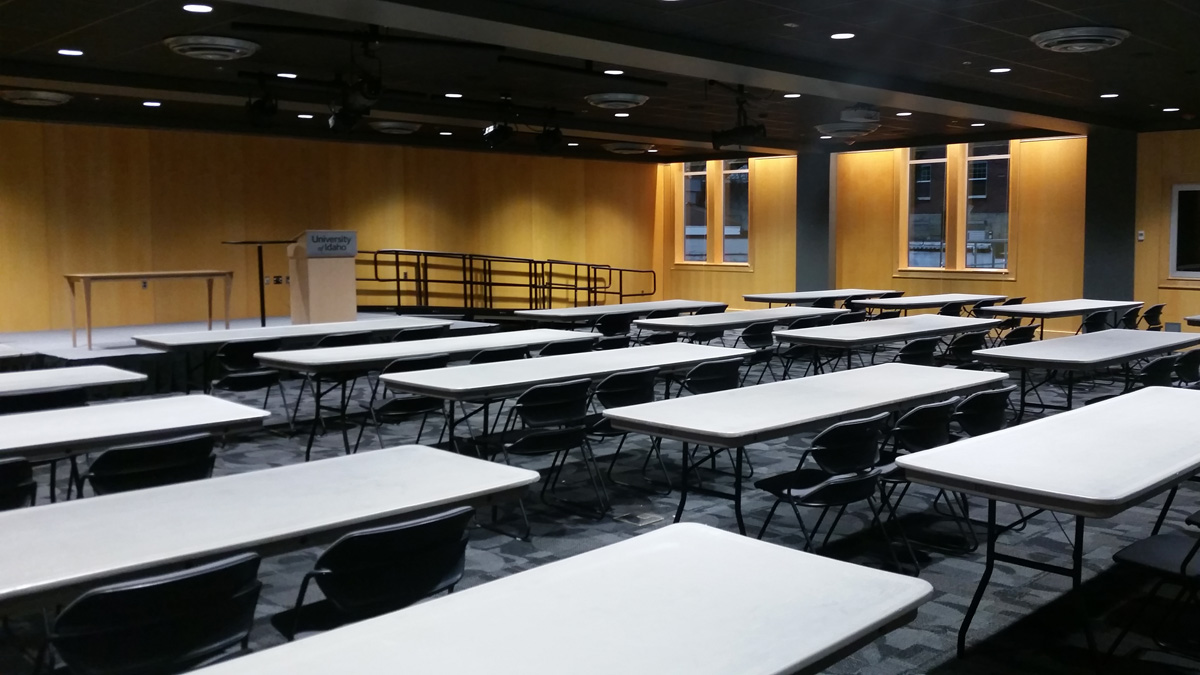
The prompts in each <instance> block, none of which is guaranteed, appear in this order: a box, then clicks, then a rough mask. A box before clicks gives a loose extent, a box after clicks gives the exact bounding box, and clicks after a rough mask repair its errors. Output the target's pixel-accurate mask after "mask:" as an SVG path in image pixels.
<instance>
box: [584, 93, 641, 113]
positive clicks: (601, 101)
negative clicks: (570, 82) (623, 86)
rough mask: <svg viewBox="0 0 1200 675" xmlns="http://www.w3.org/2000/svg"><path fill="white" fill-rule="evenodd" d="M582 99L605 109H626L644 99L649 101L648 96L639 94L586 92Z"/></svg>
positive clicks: (634, 106)
mask: <svg viewBox="0 0 1200 675" xmlns="http://www.w3.org/2000/svg"><path fill="white" fill-rule="evenodd" d="M583 100H585V101H587V102H588V103H590V104H592V105H594V106H596V107H597V108H604V109H605V110H628V109H629V108H636V107H638V106H639V105H642V104H643V103H645V102H646V101H649V100H650V97H649V96H643V95H641V94H618V93H609V94H588V95H587V96H584V97H583Z"/></svg>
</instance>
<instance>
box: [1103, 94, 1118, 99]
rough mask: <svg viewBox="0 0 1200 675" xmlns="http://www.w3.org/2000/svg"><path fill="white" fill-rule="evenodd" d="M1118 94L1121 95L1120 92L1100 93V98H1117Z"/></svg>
mask: <svg viewBox="0 0 1200 675" xmlns="http://www.w3.org/2000/svg"><path fill="white" fill-rule="evenodd" d="M1118 96H1120V94H1100V98H1116V97H1118Z"/></svg>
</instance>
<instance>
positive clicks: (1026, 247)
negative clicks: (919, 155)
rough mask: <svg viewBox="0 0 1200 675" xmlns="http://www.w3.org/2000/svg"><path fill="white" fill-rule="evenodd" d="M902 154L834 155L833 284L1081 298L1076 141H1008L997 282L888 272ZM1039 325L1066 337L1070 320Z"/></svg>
mask: <svg viewBox="0 0 1200 675" xmlns="http://www.w3.org/2000/svg"><path fill="white" fill-rule="evenodd" d="M904 158H905V151H904V150H903V149H895V150H880V151H875V152H851V153H842V154H839V155H837V156H836V162H835V164H836V166H835V170H834V177H833V179H834V185H833V190H834V195H835V196H834V205H833V208H834V215H833V217H834V222H835V226H836V254H835V259H836V263H835V264H836V269H835V277H836V285H837V286H838V287H841V288H890V289H895V290H898V291H905V292H906V293H907V294H909V295H924V294H930V293H990V294H997V295H1000V294H1003V295H1006V296H1009V297H1013V296H1021V295H1023V296H1026V297H1027V298H1028V299H1027V302H1039V301H1047V300H1064V299H1069V298H1077V297H1080V296H1081V295H1082V293H1083V231H1084V191H1085V186H1086V169H1087V167H1086V164H1087V140H1086V139H1083V138H1067V139H1048V140H1029V141H1018V142H1014V143H1013V144H1012V166H1011V175H1012V187H1011V191H1010V204H1009V213H1010V216H1009V218H1010V223H1011V226H1010V232H1011V235H1010V236H1011V239H1012V242H1011V244H1010V246H1011V254H1010V255H1011V263H1012V264H1011V265H1010V270H1009V272H1010V273H1009V274H1008V275H1004V277H1002V276H1001V275H995V274H991V275H989V273H980V272H920V273H917V272H899V271H897V264H896V263H897V260H898V259H899V253H900V247H901V246H903V245H905V244H904V242H903V241H901V237H900V236H897V232H900V231H901V230H900V224H901V223H902V222H903V221H904V219H905V218H906V217H907V214H906V213H904V212H902V209H901V205H902V204H903V203H904V199H903V194H904V193H905V192H906V190H907V186H906V185H905V184H904V181H905V176H906V167H905V166H903V162H904ZM1139 297H1141V296H1139ZM1047 326H1048V327H1049V328H1050V329H1051V330H1061V331H1071V332H1073V331H1074V330H1075V328H1077V327H1078V320H1072V319H1061V320H1055V321H1051V322H1048V324H1047Z"/></svg>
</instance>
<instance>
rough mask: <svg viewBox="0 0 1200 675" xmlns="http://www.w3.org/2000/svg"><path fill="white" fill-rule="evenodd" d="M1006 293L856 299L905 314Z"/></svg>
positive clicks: (999, 298)
mask: <svg viewBox="0 0 1200 675" xmlns="http://www.w3.org/2000/svg"><path fill="white" fill-rule="evenodd" d="M1006 297H1008V296H1006V295H978V294H975V293H939V294H937V295H906V296H902V297H899V298H870V299H866V300H858V301H856V302H857V304H858V305H859V306H860V307H871V308H873V309H898V310H900V311H902V312H904V313H905V314H907V313H908V310H910V309H934V308H940V307H944V306H946V305H948V304H950V303H952V302H961V303H964V304H967V305H972V304H975V303H977V302H983V301H985V300H995V301H997V302H999V301H1001V300H1003V299H1005V298H1006Z"/></svg>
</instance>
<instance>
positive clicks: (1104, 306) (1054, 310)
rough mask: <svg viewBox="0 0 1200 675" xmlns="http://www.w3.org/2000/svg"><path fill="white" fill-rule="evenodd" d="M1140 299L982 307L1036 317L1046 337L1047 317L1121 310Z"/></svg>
mask: <svg viewBox="0 0 1200 675" xmlns="http://www.w3.org/2000/svg"><path fill="white" fill-rule="evenodd" d="M1141 306H1142V303H1141V302H1139V301H1129V300H1087V299H1083V298H1080V299H1077V300H1055V301H1052V302H1030V303H1027V304H1021V305H993V306H992V307H980V308H979V312H980V313H981V314H995V315H997V316H1019V317H1022V318H1030V319H1035V320H1036V321H1038V323H1039V324H1040V328H1039V329H1038V337H1040V338H1042V339H1045V337H1046V319H1055V318H1060V317H1064V316H1085V315H1087V314H1091V313H1092V312H1119V311H1125V310H1130V309H1133V308H1134V307H1141Z"/></svg>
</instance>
